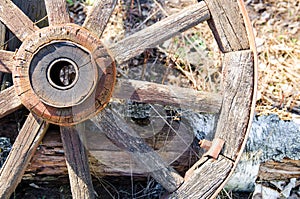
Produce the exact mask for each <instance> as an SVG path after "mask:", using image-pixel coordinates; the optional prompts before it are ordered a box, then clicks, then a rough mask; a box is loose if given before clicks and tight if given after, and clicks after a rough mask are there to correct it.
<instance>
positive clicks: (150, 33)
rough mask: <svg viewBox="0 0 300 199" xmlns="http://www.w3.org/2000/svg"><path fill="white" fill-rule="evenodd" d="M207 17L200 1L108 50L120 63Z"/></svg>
mask: <svg viewBox="0 0 300 199" xmlns="http://www.w3.org/2000/svg"><path fill="white" fill-rule="evenodd" d="M209 18H210V14H209V10H208V8H207V6H206V4H205V3H204V2H203V1H201V2H199V3H197V4H195V5H191V6H188V7H186V8H184V9H182V11H180V12H178V13H176V14H174V15H171V16H170V17H167V18H166V19H163V20H161V21H159V22H157V23H156V24H154V25H152V26H150V27H148V28H145V29H143V30H141V31H139V32H137V33H135V34H133V35H131V36H129V37H127V38H125V39H123V40H121V41H120V42H118V43H116V44H113V45H112V46H110V47H109V48H110V52H111V53H112V56H113V57H114V58H115V59H116V60H117V62H118V63H122V62H124V61H126V60H128V59H130V58H132V57H134V56H136V55H139V54H140V53H142V52H143V51H144V50H145V49H147V48H151V47H154V46H156V45H157V44H159V43H161V42H162V41H165V40H167V39H169V38H171V37H172V36H174V35H176V34H177V33H179V32H182V31H184V30H187V29H189V28H191V27H193V26H195V25H197V24H199V23H200V22H203V21H205V20H208V19H209Z"/></svg>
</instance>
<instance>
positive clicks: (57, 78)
mask: <svg viewBox="0 0 300 199" xmlns="http://www.w3.org/2000/svg"><path fill="white" fill-rule="evenodd" d="M75 67H76V66H74V64H72V63H71V62H69V61H66V60H59V61H56V62H55V63H54V64H52V65H51V66H50V71H49V72H48V75H49V78H50V80H51V81H52V83H53V84H55V85H54V86H58V87H62V88H67V87H69V86H70V85H72V84H73V83H74V81H75V80H76V76H77V72H76V69H75Z"/></svg>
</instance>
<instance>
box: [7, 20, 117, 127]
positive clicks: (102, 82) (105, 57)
mask: <svg viewBox="0 0 300 199" xmlns="http://www.w3.org/2000/svg"><path fill="white" fill-rule="evenodd" d="M15 59H16V62H15V70H14V71H13V79H14V84H15V88H16V92H17V94H18V95H19V96H20V98H21V101H22V103H23V104H24V105H25V106H26V107H27V108H28V109H29V110H31V111H32V112H34V113H35V114H36V115H38V116H40V117H42V118H43V119H45V120H47V121H49V122H51V123H55V124H60V125H72V124H76V123H79V122H81V121H83V120H86V119H88V118H89V117H91V116H93V115H95V114H96V113H97V112H99V111H100V110H102V109H103V108H104V107H105V105H106V104H107V103H108V102H109V99H110V97H111V93H112V90H113V86H114V83H115V78H116V77H115V76H116V72H115V71H116V70H115V64H114V61H113V59H112V58H111V56H110V55H109V53H108V51H107V50H106V49H105V48H104V47H103V45H102V43H101V42H100V40H99V39H98V38H96V37H94V36H93V35H92V34H91V33H90V32H88V31H87V30H85V29H83V28H81V27H80V26H77V25H74V24H67V25H66V24H65V25H64V26H50V27H47V28H43V29H41V30H40V31H38V32H37V33H35V34H34V35H32V36H31V37H29V38H28V39H27V40H26V41H24V42H23V44H22V45H21V47H20V49H19V50H18V52H17V54H16V57H15Z"/></svg>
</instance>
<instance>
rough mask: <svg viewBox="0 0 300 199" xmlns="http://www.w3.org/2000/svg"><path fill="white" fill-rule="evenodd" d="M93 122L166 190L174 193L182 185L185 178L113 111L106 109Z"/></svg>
mask: <svg viewBox="0 0 300 199" xmlns="http://www.w3.org/2000/svg"><path fill="white" fill-rule="evenodd" d="M92 121H93V122H94V123H95V125H96V126H97V127H98V128H99V130H100V131H101V132H103V133H105V135H106V136H107V137H108V138H109V139H110V140H111V141H112V142H113V143H114V144H116V145H117V146H118V147H120V148H121V149H123V150H125V151H126V152H128V153H130V155H131V157H132V159H133V161H134V162H135V163H136V164H138V165H139V166H140V167H142V168H145V169H146V171H147V172H149V174H150V175H151V176H152V177H153V178H154V179H155V180H156V181H157V182H159V183H160V184H161V185H162V186H163V187H164V188H165V189H166V190H168V191H169V192H173V191H175V190H177V189H178V187H179V186H180V185H181V184H182V182H183V178H182V177H181V176H180V175H179V174H178V173H177V172H176V171H175V170H174V169H173V168H172V167H170V166H169V165H168V164H166V163H165V162H164V161H163V160H162V158H161V157H160V156H159V155H158V154H157V153H156V152H155V151H154V150H153V149H152V148H151V147H149V146H148V145H147V144H146V143H145V142H144V141H143V139H142V138H139V136H138V134H137V133H136V132H135V131H134V130H133V129H131V128H130V127H129V126H128V125H127V124H126V122H125V121H123V119H122V118H121V117H120V116H118V115H117V114H116V113H115V112H114V111H113V110H111V109H109V108H106V109H105V110H103V111H102V112H101V113H100V114H98V115H97V116H96V117H94V118H93V119H92Z"/></svg>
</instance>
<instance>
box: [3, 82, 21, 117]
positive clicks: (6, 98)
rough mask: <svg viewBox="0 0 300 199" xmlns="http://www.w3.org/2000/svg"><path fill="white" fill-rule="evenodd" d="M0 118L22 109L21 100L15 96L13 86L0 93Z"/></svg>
mask: <svg viewBox="0 0 300 199" xmlns="http://www.w3.org/2000/svg"><path fill="white" fill-rule="evenodd" d="M0 107H1V108H0V118H2V117H4V116H6V115H8V114H10V113H12V112H14V111H16V110H17V109H19V108H20V107H22V103H21V100H20V99H19V97H18V96H17V94H16V92H15V89H14V86H11V87H9V88H7V89H5V90H4V91H2V92H0Z"/></svg>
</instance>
